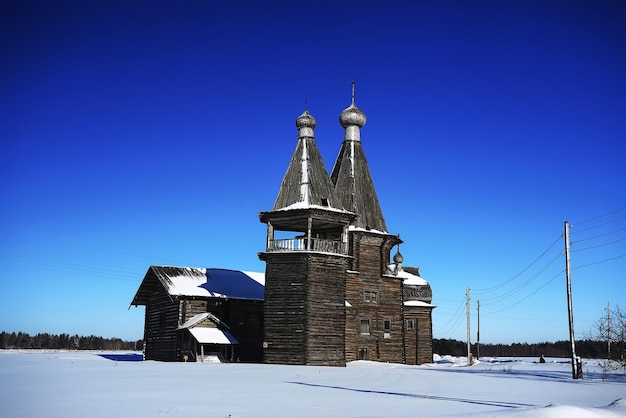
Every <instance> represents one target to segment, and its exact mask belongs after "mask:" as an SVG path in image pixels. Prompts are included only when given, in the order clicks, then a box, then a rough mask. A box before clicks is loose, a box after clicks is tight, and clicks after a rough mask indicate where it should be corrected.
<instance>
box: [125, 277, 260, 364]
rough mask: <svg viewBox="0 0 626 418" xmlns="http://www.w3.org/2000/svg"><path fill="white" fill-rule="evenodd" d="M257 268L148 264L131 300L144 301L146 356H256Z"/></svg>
mask: <svg viewBox="0 0 626 418" xmlns="http://www.w3.org/2000/svg"><path fill="white" fill-rule="evenodd" d="M263 285H264V275H263V273H253V272H243V271H237V270H227V269H217V268H192V267H171V266H151V267H150V268H148V271H147V272H146V275H145V276H144V278H143V281H142V282H141V285H140V286H139V289H138V290H137V293H136V294H135V297H134V298H133V301H132V302H131V305H135V306H140V305H141V306H145V309H146V314H145V323H144V357H145V359H146V360H160V361H184V360H185V358H186V359H187V361H199V360H202V359H203V355H204V356H209V355H211V356H213V357H217V358H219V359H220V360H222V361H242V362H260V361H262V337H263V294H264V289H263Z"/></svg>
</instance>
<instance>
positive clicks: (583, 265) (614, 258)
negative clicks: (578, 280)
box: [572, 253, 626, 270]
mask: <svg viewBox="0 0 626 418" xmlns="http://www.w3.org/2000/svg"><path fill="white" fill-rule="evenodd" d="M622 257H626V253H624V254H621V255H618V256H616V257H611V258H605V259H604V260H600V261H594V262H592V263H587V264H582V265H580V266H576V267H574V268H573V269H572V270H578V269H580V268H583V267H589V266H593V265H596V264H602V263H606V262H608V261H613V260H617V259H620V258H622Z"/></svg>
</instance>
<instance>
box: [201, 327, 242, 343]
mask: <svg viewBox="0 0 626 418" xmlns="http://www.w3.org/2000/svg"><path fill="white" fill-rule="evenodd" d="M189 332H190V333H191V335H193V337H194V338H195V339H196V340H197V341H198V342H199V343H200V344H239V341H237V339H236V338H235V337H233V336H232V334H231V333H230V332H228V331H222V330H220V329H217V328H205V327H195V328H191V329H190V330H189Z"/></svg>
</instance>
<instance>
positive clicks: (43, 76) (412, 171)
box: [0, 1, 626, 343]
mask: <svg viewBox="0 0 626 418" xmlns="http://www.w3.org/2000/svg"><path fill="white" fill-rule="evenodd" d="M625 21H626V5H625V4H624V2H622V1H472V2H469V1H459V2H456V1H432V2H419V1H418V2H404V1H403V2H397V3H396V2H384V3H382V2H381V3H378V2H368V1H365V2H319V3H318V2H309V3H303V2H290V1H285V2H227V1H210V2H209V1H180V2H174V1H169V2H164V1H145V2H135V1H128V2H127V1H124V2H116V1H113V2H104V1H102V2H100V1H75V2H69V1H59V2H44V1H42V2H32V1H4V2H2V3H1V5H0V34H1V38H0V41H1V54H2V65H0V92H1V93H0V138H1V139H2V141H1V148H0V159H1V164H0V176H1V177H0V178H1V180H2V181H1V187H2V205H1V206H0V208H1V209H0V211H1V212H0V228H1V231H2V234H1V235H0V261H1V262H2V266H3V268H2V272H3V273H2V278H0V281H1V283H2V292H1V296H0V330H6V331H25V332H28V333H31V334H35V333H38V332H49V333H62V332H67V333H70V334H81V335H90V334H95V335H102V336H105V337H114V336H115V337H121V338H123V339H127V340H134V339H140V338H142V335H143V314H144V311H143V308H131V309H130V310H128V307H129V304H130V301H131V300H132V298H133V296H134V294H135V291H136V290H137V288H138V286H139V284H140V282H141V279H142V278H143V276H144V274H145V272H146V270H147V268H148V266H150V265H151V264H158V265H163V264H165V265H187V266H197V267H223V268H233V269H242V270H252V271H264V268H265V266H264V264H263V263H262V262H261V261H259V259H258V258H257V253H258V252H259V251H263V250H264V243H265V226H264V225H263V224H261V223H260V222H259V220H258V212H260V211H265V210H270V209H271V207H272V205H273V202H274V199H275V198H276V195H277V193H278V189H279V186H280V182H281V180H282V177H283V175H284V172H285V170H286V168H287V165H288V163H289V158H290V156H291V154H292V152H293V150H294V148H295V145H296V138H297V131H296V128H295V125H294V122H295V119H296V117H297V116H298V115H300V113H302V111H303V110H304V107H305V96H307V97H308V108H309V111H310V112H311V113H312V114H313V115H314V116H315V118H316V119H317V122H318V127H317V129H316V131H315V132H316V138H317V143H318V146H319V148H320V150H321V152H322V155H323V157H324V159H325V161H326V164H327V169H328V170H329V171H330V170H331V168H332V164H333V163H334V159H335V157H336V155H337V153H338V151H339V148H340V145H341V141H342V140H343V129H342V128H341V126H340V125H339V123H338V117H339V114H340V112H341V111H342V110H343V109H344V108H345V107H347V106H348V105H349V104H350V84H351V82H352V80H353V79H356V82H357V90H356V101H357V105H358V106H359V107H360V108H361V109H362V110H363V111H364V112H365V114H366V115H367V118H368V121H367V125H365V127H364V128H363V130H362V132H361V139H362V141H363V147H364V150H365V153H366V155H367V158H368V162H369V165H370V170H371V172H372V176H373V178H374V183H375V186H376V188H377V192H378V197H379V200H380V203H381V207H382V209H383V213H384V215H385V218H386V221H387V226H388V228H389V231H390V232H391V233H394V234H395V233H399V234H400V235H401V237H402V239H403V240H404V241H405V244H403V245H402V248H401V250H402V253H403V255H404V258H405V264H407V265H411V266H419V267H420V269H421V273H422V276H423V277H424V278H425V279H427V280H429V282H430V283H431V285H432V288H433V294H434V300H433V303H434V304H436V305H437V308H436V309H435V311H434V315H433V318H434V335H435V337H438V338H455V339H462V340H465V335H466V334H465V312H464V309H465V304H464V298H465V288H466V287H468V286H469V287H470V288H471V289H472V291H471V298H472V300H471V316H472V340H475V336H476V301H477V300H481V342H493V343H497V342H503V343H509V342H515V341H519V342H524V341H526V342H536V341H555V340H562V339H567V338H568V325H567V309H566V307H567V305H566V295H565V274H564V273H563V270H564V267H565V260H564V257H563V256H562V255H560V254H561V253H562V252H563V247H564V245H563V240H562V239H560V240H559V236H560V235H561V234H562V233H563V223H564V221H566V220H567V221H570V222H571V223H572V224H573V225H574V226H573V227H572V242H573V244H572V250H573V252H572V262H571V264H572V281H573V285H572V287H573V292H574V320H575V324H576V334H577V337H578V338H580V337H583V335H584V333H586V332H588V331H589V330H590V329H591V326H592V324H593V322H594V321H595V320H596V319H598V318H599V317H600V316H601V315H602V314H603V309H604V308H605V307H606V305H607V302H609V301H610V302H611V306H616V305H618V304H619V305H621V307H622V309H624V308H626V285H624V283H625V279H626V278H625V277H624V271H626V209H625V207H626V187H625V186H626V163H625V162H624V160H625V156H626V145H625V138H626V25H625V24H624V22H625ZM614 211H615V212H614ZM611 212H613V213H611ZM607 213H611V214H609V215H607V216H601V215H604V214H607ZM597 216H601V217H599V218H596V217H597ZM585 221H588V222H585ZM605 223H606V225H603V224H605ZM576 241H579V242H576ZM553 243H554V246H552V247H550V245H551V244H553ZM548 248H549V249H548ZM546 249H548V250H547V251H546V254H545V255H544V256H543V257H541V258H540V259H539V260H538V261H537V262H535V263H533V261H534V260H535V259H536V258H537V257H539V256H540V255H541V254H542V253H543V252H544V251H545V250H546ZM576 250H577V251H576ZM529 265H530V267H529V268H528V269H526V270H524V269H525V268H526V267H528V266H529ZM518 273H519V275H518ZM500 284H503V286H501V287H498V286H499V285H500ZM494 288H495V289H494ZM481 289H482V291H481ZM488 289H492V290H491V291H490V292H485V290H488Z"/></svg>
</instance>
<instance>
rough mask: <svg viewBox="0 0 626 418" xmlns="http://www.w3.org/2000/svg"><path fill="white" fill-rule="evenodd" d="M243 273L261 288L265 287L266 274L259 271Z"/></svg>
mask: <svg viewBox="0 0 626 418" xmlns="http://www.w3.org/2000/svg"><path fill="white" fill-rule="evenodd" d="M242 273H243V274H245V275H246V276H248V277H250V278H251V279H252V280H254V281H255V282H257V283H258V284H260V285H261V286H265V273H259V272H258V271H242Z"/></svg>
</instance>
